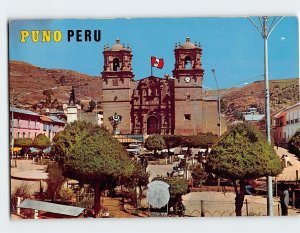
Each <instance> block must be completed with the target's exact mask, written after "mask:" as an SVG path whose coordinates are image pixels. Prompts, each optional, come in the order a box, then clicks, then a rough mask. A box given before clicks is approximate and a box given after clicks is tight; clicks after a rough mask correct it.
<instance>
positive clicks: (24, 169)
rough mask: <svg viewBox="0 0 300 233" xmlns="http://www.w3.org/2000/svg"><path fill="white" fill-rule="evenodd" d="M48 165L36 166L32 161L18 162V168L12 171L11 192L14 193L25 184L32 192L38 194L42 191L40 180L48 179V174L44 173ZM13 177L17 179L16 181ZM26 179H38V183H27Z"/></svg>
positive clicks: (13, 168)
mask: <svg viewBox="0 0 300 233" xmlns="http://www.w3.org/2000/svg"><path fill="white" fill-rule="evenodd" d="M45 168H46V165H36V164H34V162H33V161H32V160H18V161H17V167H12V168H11V169H10V176H11V186H10V187H11V190H10V192H11V193H13V192H14V190H15V188H16V187H18V186H20V185H21V184H22V183H25V184H27V185H28V186H29V188H30V191H31V192H38V191H39V190H40V181H39V179H44V178H46V176H47V174H46V173H45V172H44V170H45ZM13 177H15V178H17V179H14V178H13ZM22 178H24V179H30V178H33V179H36V180H37V181H26V180H21V179H22Z"/></svg>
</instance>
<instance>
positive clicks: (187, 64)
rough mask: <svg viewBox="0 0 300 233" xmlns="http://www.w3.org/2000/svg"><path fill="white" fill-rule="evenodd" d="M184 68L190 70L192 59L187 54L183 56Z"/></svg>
mask: <svg viewBox="0 0 300 233" xmlns="http://www.w3.org/2000/svg"><path fill="white" fill-rule="evenodd" d="M184 69H186V70H190V69H192V59H191V57H189V56H186V57H185V58H184Z"/></svg>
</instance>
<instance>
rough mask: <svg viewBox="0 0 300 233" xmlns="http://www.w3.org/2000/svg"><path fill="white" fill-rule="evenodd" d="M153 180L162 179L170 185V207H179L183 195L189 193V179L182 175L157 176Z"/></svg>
mask: <svg viewBox="0 0 300 233" xmlns="http://www.w3.org/2000/svg"><path fill="white" fill-rule="evenodd" d="M153 180H162V181H165V182H167V183H168V184H169V185H170V187H169V191H170V200H169V208H170V207H173V208H175V209H177V207H179V206H182V195H185V194H187V193H188V191H189V186H188V181H187V180H186V179H183V178H181V177H164V178H161V177H156V178H154V179H153Z"/></svg>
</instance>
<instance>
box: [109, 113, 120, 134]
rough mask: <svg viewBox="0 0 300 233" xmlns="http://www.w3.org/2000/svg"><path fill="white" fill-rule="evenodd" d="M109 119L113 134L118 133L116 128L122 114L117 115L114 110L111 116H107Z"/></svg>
mask: <svg viewBox="0 0 300 233" xmlns="http://www.w3.org/2000/svg"><path fill="white" fill-rule="evenodd" d="M108 119H109V121H110V123H111V125H112V127H113V134H119V133H120V131H119V130H118V124H120V123H121V121H122V116H121V115H118V114H117V113H116V112H115V114H114V115H113V116H110V117H109V118H108Z"/></svg>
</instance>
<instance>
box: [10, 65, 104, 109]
mask: <svg viewBox="0 0 300 233" xmlns="http://www.w3.org/2000/svg"><path fill="white" fill-rule="evenodd" d="M9 74H10V78H9V84H10V89H11V90H12V89H13V90H14V96H15V97H18V98H16V99H17V100H16V105H20V106H23V107H27V108H28V107H30V106H32V105H33V104H37V103H40V102H43V101H44V100H45V96H44V95H43V90H47V89H52V88H54V89H52V90H53V93H54V94H53V96H52V97H51V99H52V100H55V99H57V102H58V103H60V104H64V103H68V101H69V95H70V90H71V88H72V85H75V87H76V89H75V90H76V91H75V93H76V100H81V101H82V102H85V104H84V105H85V106H87V103H88V102H89V99H90V98H93V99H98V98H100V99H99V101H101V99H102V79H101V78H99V77H93V76H89V75H86V74H81V73H78V72H75V71H71V70H63V69H45V68H41V67H37V66H33V65H31V64H29V63H25V62H20V61H10V62H9ZM27 93H30V94H27ZM24 94H25V95H24ZM22 95H24V96H23V97H22ZM85 96H87V97H85ZM88 97H89V98H88Z"/></svg>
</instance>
